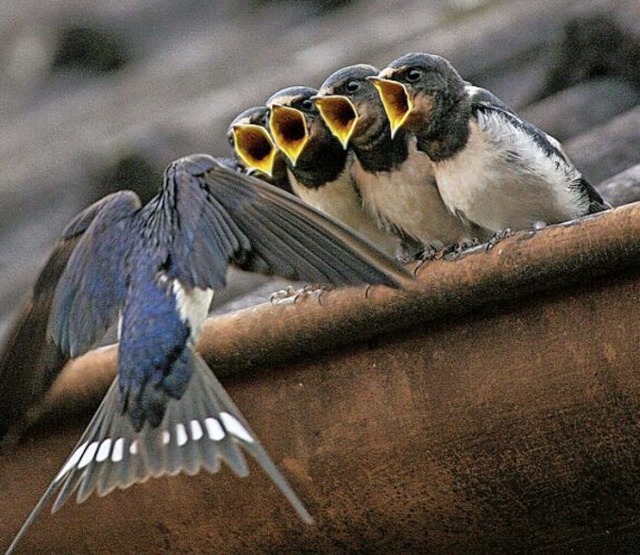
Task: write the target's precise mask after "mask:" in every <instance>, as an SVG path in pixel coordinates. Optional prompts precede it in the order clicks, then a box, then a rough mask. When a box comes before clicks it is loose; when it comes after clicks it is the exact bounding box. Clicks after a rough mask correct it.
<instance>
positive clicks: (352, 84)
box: [344, 79, 360, 93]
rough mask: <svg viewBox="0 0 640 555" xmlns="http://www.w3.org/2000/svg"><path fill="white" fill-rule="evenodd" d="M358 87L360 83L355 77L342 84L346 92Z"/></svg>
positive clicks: (352, 91) (353, 90)
mask: <svg viewBox="0 0 640 555" xmlns="http://www.w3.org/2000/svg"><path fill="white" fill-rule="evenodd" d="M359 88H360V83H359V82H358V81H356V80H355V79H351V81H347V84H346V85H345V86H344V90H345V91H347V92H348V93H354V92H356V91H357V90H358V89H359Z"/></svg>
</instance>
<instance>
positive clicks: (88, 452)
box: [78, 441, 100, 468]
mask: <svg viewBox="0 0 640 555" xmlns="http://www.w3.org/2000/svg"><path fill="white" fill-rule="evenodd" d="M99 444H100V442H99V441H94V442H92V443H91V444H89V447H87V448H86V449H85V451H84V453H83V454H82V458H81V459H80V462H79V463H78V468H84V467H85V466H87V465H88V464H89V463H90V462H91V461H92V460H93V456H94V455H95V454H96V451H97V450H98V445H99Z"/></svg>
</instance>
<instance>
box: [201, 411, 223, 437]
mask: <svg viewBox="0 0 640 555" xmlns="http://www.w3.org/2000/svg"><path fill="white" fill-rule="evenodd" d="M204 425H205V427H206V428H207V433H208V434H209V437H210V438H211V439H212V440H213V441H220V440H221V439H222V438H223V437H224V429H223V428H222V426H220V422H218V421H217V420H216V419H215V418H211V417H209V418H205V419H204Z"/></svg>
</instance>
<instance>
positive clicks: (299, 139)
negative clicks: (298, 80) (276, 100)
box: [269, 104, 309, 168]
mask: <svg viewBox="0 0 640 555" xmlns="http://www.w3.org/2000/svg"><path fill="white" fill-rule="evenodd" d="M269 128H270V129H271V134H272V135H273V140H274V141H275V142H276V145H278V148H279V149H280V150H281V151H282V152H284V153H285V154H286V155H287V158H289V160H291V164H293V167H294V168H295V167H296V162H297V161H298V157H299V156H300V154H301V153H302V151H303V150H304V147H305V146H306V144H307V142H308V141H309V129H308V128H307V122H306V119H305V117H304V114H303V113H302V112H301V111H300V110H296V109H295V108H290V107H289V106H282V105H280V104H273V105H272V106H271V115H270V116H269Z"/></svg>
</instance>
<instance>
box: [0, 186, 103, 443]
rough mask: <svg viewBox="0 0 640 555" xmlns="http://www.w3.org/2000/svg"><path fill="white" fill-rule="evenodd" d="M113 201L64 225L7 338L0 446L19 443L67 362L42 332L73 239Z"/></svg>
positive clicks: (1, 372) (0, 379) (1, 366)
mask: <svg viewBox="0 0 640 555" xmlns="http://www.w3.org/2000/svg"><path fill="white" fill-rule="evenodd" d="M112 200H113V195H109V196H107V197H105V198H103V199H102V200H100V201H98V202H96V203H94V204H93V205H91V206H89V207H88V208H86V209H85V210H84V211H82V212H81V213H80V214H78V215H77V216H76V217H75V218H74V219H73V220H72V221H71V222H70V223H69V224H68V225H67V227H66V228H65V230H64V231H63V232H62V235H61V237H60V239H59V240H58V242H57V244H56V245H55V247H54V249H53V252H52V253H51V255H50V256H49V259H48V260H47V262H46V264H45V265H44V268H43V269H42V271H41V272H40V275H39V276H38V280H37V281H36V284H35V285H34V287H33V292H32V293H31V295H30V296H29V298H28V299H26V301H25V303H24V305H23V306H22V309H21V310H20V312H19V314H18V315H17V316H16V319H15V320H14V322H13V325H12V326H11V328H10V331H9V333H8V334H7V338H6V340H5V344H4V348H3V350H2V353H1V354H0V407H1V409H0V444H8V443H11V442H12V441H14V440H17V439H18V437H19V435H20V433H21V432H22V430H23V428H24V427H25V426H27V425H28V424H29V422H28V420H29V419H28V418H27V414H28V411H33V410H35V411H36V412H37V404H38V403H39V402H40V401H41V400H42V398H43V397H44V394H45V393H46V391H47V389H48V388H49V386H50V385H51V384H52V383H53V381H54V380H55V378H56V377H57V376H58V374H59V373H60V371H61V370H62V368H63V366H64V365H65V363H66V361H67V360H68V357H67V356H66V354H65V353H63V352H62V351H61V350H60V348H59V347H58V346H57V345H56V344H55V342H54V341H53V340H52V338H51V337H49V335H48V334H47V326H48V322H49V316H50V314H51V308H52V303H53V296H54V292H55V290H56V287H57V285H58V282H59V280H60V276H61V275H62V274H63V272H64V271H65V268H66V267H67V263H68V261H69V258H70V257H71V254H72V253H73V251H74V249H75V247H76V245H77V244H78V241H79V240H80V239H81V238H82V236H83V234H84V233H85V232H86V230H87V228H88V227H89V226H90V225H91V222H93V220H94V219H95V217H96V215H97V214H98V213H99V212H100V211H101V210H102V209H103V208H104V207H105V205H106V204H108V203H110V202H111V201H112Z"/></svg>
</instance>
